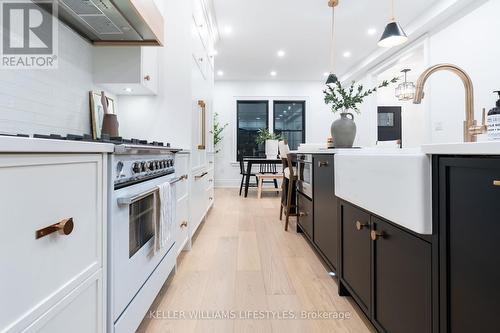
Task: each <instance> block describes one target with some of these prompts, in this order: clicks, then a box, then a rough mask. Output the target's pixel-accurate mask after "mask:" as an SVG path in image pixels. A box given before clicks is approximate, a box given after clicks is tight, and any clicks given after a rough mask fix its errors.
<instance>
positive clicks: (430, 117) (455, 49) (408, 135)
mask: <svg viewBox="0 0 500 333" xmlns="http://www.w3.org/2000/svg"><path fill="white" fill-rule="evenodd" d="M499 12H500V0H490V1H487V2H485V3H484V4H483V5H482V6H480V7H478V8H476V9H474V10H473V11H471V12H469V13H466V14H465V15H464V16H462V17H461V18H460V19H458V20H456V21H455V22H452V23H450V24H449V25H448V26H446V27H444V28H442V27H441V29H440V30H438V31H430V32H428V33H427V36H426V37H424V39H423V42H422V40H419V41H417V42H416V43H415V44H422V43H423V44H425V47H426V50H425V61H424V62H423V64H425V65H426V66H430V65H434V64H438V63H452V64H456V65H458V66H459V67H462V68H463V69H464V70H465V71H466V72H467V73H468V74H469V75H470V77H471V78H472V81H473V83H474V88H475V118H476V120H478V121H480V120H481V110H482V108H483V107H486V111H488V110H489V109H490V108H492V107H493V106H494V104H495V101H496V96H495V95H494V94H493V93H492V92H493V91H494V90H499V89H500V66H499V65H498V59H500V45H499V44H498V43H497V42H496V41H497V40H498V32H499V31H500V21H499V20H498V19H497V16H498V15H497V13H499ZM413 47H415V45H408V46H407V49H411V48H413ZM400 57H401V55H399V54H398V55H396V56H393V57H391V58H389V59H386V60H385V62H386V63H391V62H397V61H398V58H400ZM424 67H425V66H424ZM424 69H425V68H422V67H420V66H415V70H414V72H413V73H412V76H411V78H412V80H414V81H416V79H417V77H416V76H414V75H415V74H417V73H419V72H420V73H421V72H422V71H423V70H424ZM378 74H379V72H378V71H377V68H372V69H367V70H366V72H365V73H364V74H361V75H360V76H361V77H363V79H362V81H365V80H367V79H368V78H371V77H377V75H378ZM392 93H393V90H392V89H387V90H383V91H381V92H380V94H379V95H380V99H381V100H380V101H379V102H381V103H384V104H385V103H386V101H387V100H388V99H389V98H390V97H389V95H388V94H392ZM464 96H465V93H464V88H463V85H462V82H461V81H460V79H459V78H458V77H456V76H455V75H454V74H452V73H448V72H439V73H436V74H434V75H433V76H432V77H431V78H430V79H429V80H428V82H427V84H426V87H425V99H424V103H423V104H421V105H408V104H406V108H407V109H408V110H407V111H408V113H407V114H405V115H403V135H404V138H403V140H404V141H406V146H419V145H421V144H424V143H446V142H462V141H463V121H464V120H465V103H464V98H465V97H464ZM377 105H378V104H377V100H367V101H366V102H365V103H364V105H363V106H362V109H363V110H365V111H364V112H366V113H369V114H368V115H366V114H365V115H364V118H361V119H359V118H358V119H359V121H358V122H357V125H358V128H360V127H363V128H368V132H370V133H376V130H377V118H376V115H375V113H376V106H377ZM403 112H404V111H403ZM422 116H423V117H424V119H422ZM365 121H368V123H365ZM361 122H363V123H361ZM478 140H479V141H482V140H486V135H481V136H479V137H478ZM375 142H376V134H375V135H371V136H370V140H369V142H368V145H373V144H375Z"/></svg>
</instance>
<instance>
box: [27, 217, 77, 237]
mask: <svg viewBox="0 0 500 333" xmlns="http://www.w3.org/2000/svg"><path fill="white" fill-rule="evenodd" d="M73 227H74V223H73V218H72V217H70V218H69V219H64V220H61V221H59V222H57V223H55V224H52V225H49V226H48V227H45V228H43V229H40V230H37V231H36V236H35V237H36V239H39V238H42V237H45V236H47V235H50V234H51V233H54V232H56V231H59V234H61V235H66V236H67V235H69V234H71V233H72V232H73Z"/></svg>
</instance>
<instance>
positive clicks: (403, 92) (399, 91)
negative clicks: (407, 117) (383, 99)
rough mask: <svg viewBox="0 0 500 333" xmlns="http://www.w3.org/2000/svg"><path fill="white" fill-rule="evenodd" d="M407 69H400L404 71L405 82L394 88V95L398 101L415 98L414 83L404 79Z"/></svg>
mask: <svg viewBox="0 0 500 333" xmlns="http://www.w3.org/2000/svg"><path fill="white" fill-rule="evenodd" d="M409 71H410V70H409V69H404V70H402V72H403V73H405V82H403V83H401V84H399V85H398V87H397V88H396V97H397V98H398V100H400V101H411V100H413V99H414V98H415V90H416V88H415V84H413V82H408V81H407V79H406V74H407V73H408V72H409Z"/></svg>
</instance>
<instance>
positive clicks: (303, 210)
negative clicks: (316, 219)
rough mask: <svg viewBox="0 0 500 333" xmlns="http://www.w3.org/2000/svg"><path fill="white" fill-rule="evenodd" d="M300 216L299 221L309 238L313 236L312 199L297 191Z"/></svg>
mask: <svg viewBox="0 0 500 333" xmlns="http://www.w3.org/2000/svg"><path fill="white" fill-rule="evenodd" d="M297 200H298V207H299V217H298V219H297V223H298V224H299V225H300V227H301V229H302V231H304V233H305V234H306V236H307V237H309V239H311V240H312V236H313V229H314V227H313V210H312V201H311V200H310V199H309V198H307V197H306V196H305V195H302V194H301V193H297Z"/></svg>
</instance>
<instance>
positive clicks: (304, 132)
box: [273, 99, 306, 143]
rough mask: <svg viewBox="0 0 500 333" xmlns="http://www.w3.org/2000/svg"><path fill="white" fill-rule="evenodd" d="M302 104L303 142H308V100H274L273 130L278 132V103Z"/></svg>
mask: <svg viewBox="0 0 500 333" xmlns="http://www.w3.org/2000/svg"><path fill="white" fill-rule="evenodd" d="M293 103H301V104H302V142H303V143H305V142H306V101H305V100H279V99H277V100H273V132H276V115H275V112H276V104H293ZM290 132H299V131H297V130H290Z"/></svg>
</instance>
